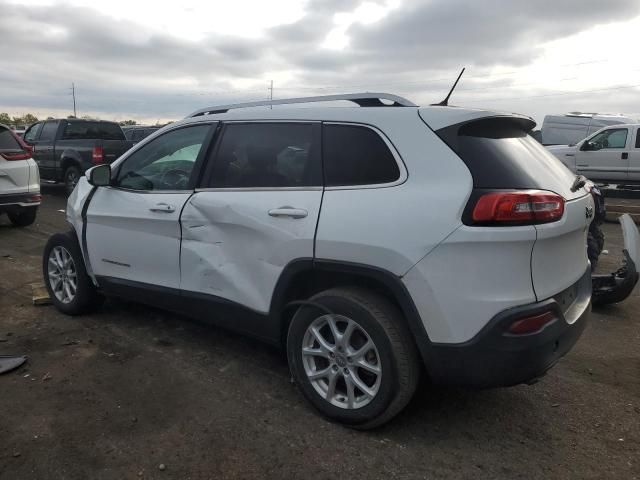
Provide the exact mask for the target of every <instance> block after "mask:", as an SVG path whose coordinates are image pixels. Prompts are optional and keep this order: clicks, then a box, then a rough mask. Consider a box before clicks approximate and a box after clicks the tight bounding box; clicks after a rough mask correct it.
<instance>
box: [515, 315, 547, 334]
mask: <svg viewBox="0 0 640 480" xmlns="http://www.w3.org/2000/svg"><path fill="white" fill-rule="evenodd" d="M556 318H557V317H556V315H555V314H554V313H553V312H544V313H541V314H538V315H533V316H531V317H525V318H521V319H520V320H516V321H515V322H513V323H512V324H511V325H510V326H509V328H508V329H507V331H508V332H509V333H511V334H513V335H526V334H528V333H535V332H538V331H540V330H542V329H543V328H544V327H545V326H546V325H548V324H549V323H551V322H553V321H554V320H555V319H556Z"/></svg>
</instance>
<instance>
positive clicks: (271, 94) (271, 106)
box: [269, 80, 273, 110]
mask: <svg viewBox="0 0 640 480" xmlns="http://www.w3.org/2000/svg"><path fill="white" fill-rule="evenodd" d="M269 101H271V102H273V80H271V86H270V87H269ZM269 108H270V109H271V110H273V105H269Z"/></svg>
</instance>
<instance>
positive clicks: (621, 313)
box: [0, 187, 640, 480]
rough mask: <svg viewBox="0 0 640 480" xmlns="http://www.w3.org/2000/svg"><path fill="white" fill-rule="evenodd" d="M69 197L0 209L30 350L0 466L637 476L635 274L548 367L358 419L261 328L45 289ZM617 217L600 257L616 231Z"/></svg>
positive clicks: (20, 474) (1, 266)
mask: <svg viewBox="0 0 640 480" xmlns="http://www.w3.org/2000/svg"><path fill="white" fill-rule="evenodd" d="M64 208H65V198H64V196H63V194H62V192H61V191H60V190H59V189H57V188H52V187H49V188H46V189H45V197H44V201H43V206H42V208H41V210H40V213H39V217H38V220H37V223H36V224H35V225H33V226H31V227H28V228H24V229H16V228H12V227H11V226H10V225H9V223H8V220H7V219H6V217H1V218H0V354H27V355H28V356H29V361H28V363H27V364H26V365H25V366H23V367H21V368H20V369H19V370H17V371H14V372H11V373H8V374H5V375H1V376H0V478H1V479H3V480H20V479H88V478H91V479H127V478H129V479H136V478H147V479H148V478H157V479H208V478H211V479H222V478H306V479H315V478H327V479H335V478H358V479H365V478H390V479H393V478H425V479H436V478H474V479H478V478H491V479H495V478H505V479H514V478H523V479H533V478H545V479H548V478H558V479H567V478H579V479H601V478H615V479H633V478H640V315H639V314H638V312H640V298H639V295H640V294H639V293H638V292H635V293H634V295H633V297H632V298H629V299H628V300H627V301H626V302H625V303H623V304H621V305H618V306H611V307H608V308H606V309H601V310H598V311H594V313H593V315H592V317H591V320H590V325H589V327H588V328H587V330H586V332H585V334H584V335H583V337H582V338H581V339H580V341H579V342H578V344H577V345H576V347H575V348H574V349H573V351H571V352H570V353H569V355H568V356H567V357H565V358H564V359H563V360H562V361H561V362H560V363H559V364H558V365H557V366H556V367H555V368H553V369H552V370H551V371H550V373H549V374H548V375H547V376H546V377H545V378H544V379H542V380H541V381H540V382H539V383H537V384H536V385H533V386H519V387H514V388H509V389H500V390H489V391H480V392H478V391H464V390H449V389H442V388H433V387H429V386H427V385H424V386H422V387H421V388H420V390H419V392H418V394H417V395H416V397H415V398H414V400H413V402H412V403H411V404H410V405H409V408H407V409H406V411H404V412H403V413H402V414H401V415H400V416H399V417H397V418H396V419H395V420H393V421H392V422H391V423H390V424H388V425H387V426H385V427H383V428H381V429H379V430H376V431H374V432H366V433H362V432H356V431H352V430H349V429H346V428H343V427H341V426H339V425H335V424H331V423H328V422H327V421H325V420H323V419H322V418H320V417H319V416H318V415H317V414H316V413H314V411H313V410H312V409H311V407H310V406H309V405H308V404H307V403H306V402H305V400H304V399H303V398H302V396H301V394H300V393H299V392H298V391H297V390H296V388H295V386H294V385H292V384H291V383H290V377H289V373H288V369H287V365H286V360H285V358H284V356H283V355H282V354H281V353H280V352H278V351H276V350H273V349H271V348H269V347H266V346H264V345H262V344H259V343H256V342H254V341H251V340H247V339H245V338H242V337H239V336H236V335H233V334H230V333H227V332H225V331H222V330H219V329H214V328H212V327H205V326H202V325H200V324H197V323H194V322H192V321H190V320H187V319H184V318H180V317H178V316H175V315H172V314H166V313H163V312H160V311H156V310H153V309H150V308H147V307H142V306H137V305H133V304H126V303H123V302H115V301H110V302H108V303H107V304H106V305H105V307H104V308H103V309H101V310H100V311H99V312H98V313H95V314H93V315H88V316H82V317H67V316H64V315H62V314H60V313H58V312H57V311H56V310H55V309H54V308H53V307H52V306H42V307H36V306H33V305H32V302H31V287H30V284H31V283H34V282H41V252H42V248H43V246H44V243H45V241H46V239H47V238H48V236H49V235H50V234H52V233H54V232H57V231H62V230H64V229H66V226H65V221H64V214H63V213H62V212H60V211H59V210H61V209H64ZM605 231H606V235H607V248H608V249H609V250H610V252H611V253H610V255H608V256H605V257H604V260H603V261H602V265H601V268H602V269H605V270H606V269H607V268H608V267H613V265H615V263H616V262H617V261H618V259H619V258H620V256H619V255H618V254H619V252H620V248H621V244H622V236H621V232H620V228H619V226H618V225H615V224H607V225H605ZM161 464H163V465H164V467H165V468H164V469H163V470H161V469H160V468H159V467H160V465H161Z"/></svg>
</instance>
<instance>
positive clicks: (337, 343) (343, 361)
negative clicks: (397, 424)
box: [287, 287, 420, 429]
mask: <svg viewBox="0 0 640 480" xmlns="http://www.w3.org/2000/svg"><path fill="white" fill-rule="evenodd" d="M311 302H313V303H315V304H319V306H321V307H323V308H322V309H321V308H318V307H314V306H303V307H302V308H300V309H299V310H298V311H297V312H296V314H295V315H294V317H293V319H292V321H291V324H290V326H289V331H288V335H287V356H288V359H289V368H290V369H291V374H292V376H293V378H294V380H295V381H296V383H297V385H298V387H299V388H300V390H302V393H303V394H304V396H305V397H306V398H307V400H309V401H310V402H311V404H312V405H313V406H314V407H316V408H317V409H318V410H319V411H320V412H321V413H322V414H323V415H325V416H326V417H328V418H329V419H331V420H334V421H338V422H341V423H344V424H346V425H348V426H351V427H353V428H357V429H370V428H374V427H377V426H379V425H382V424H384V423H386V422H388V421H389V420H391V419H392V418H393V417H394V416H395V415H396V414H398V413H399V412H400V411H401V410H402V409H403V408H404V407H405V406H406V405H407V403H408V402H409V400H411V397H412V396H413V393H414V392H415V389H416V386H417V384H418V378H419V373H420V368H419V361H418V353H417V351H416V347H415V344H414V342H413V339H412V337H411V335H410V333H409V331H408V329H407V328H406V326H405V324H404V323H403V319H402V314H401V313H400V311H399V310H398V309H397V308H396V307H395V306H394V305H393V304H392V303H391V302H389V301H388V300H386V299H385V298H384V297H382V296H380V295H376V294H374V293H372V292H370V291H368V290H366V289H362V288H355V287H354V288H335V289H331V290H326V291H324V292H321V293H319V294H317V295H315V296H313V297H312V298H311ZM329 312H332V313H329Z"/></svg>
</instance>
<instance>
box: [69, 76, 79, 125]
mask: <svg viewBox="0 0 640 480" xmlns="http://www.w3.org/2000/svg"><path fill="white" fill-rule="evenodd" d="M71 95H72V96H73V116H74V117H76V118H78V115H77V114H76V84H75V83H73V82H71Z"/></svg>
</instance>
